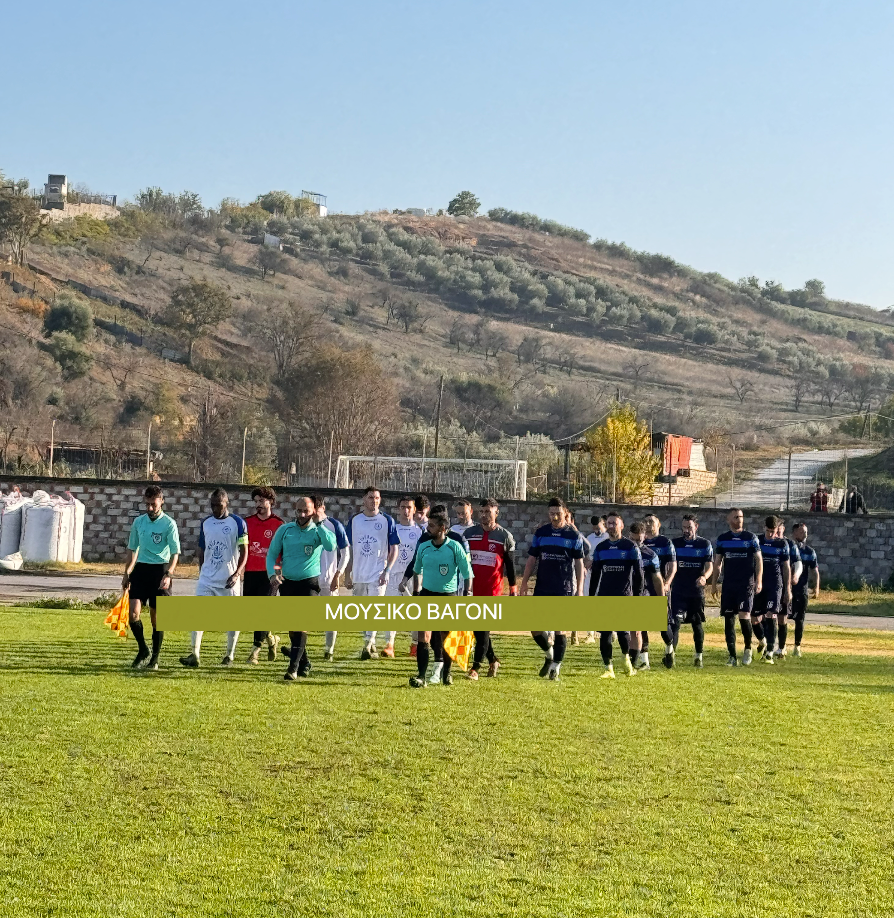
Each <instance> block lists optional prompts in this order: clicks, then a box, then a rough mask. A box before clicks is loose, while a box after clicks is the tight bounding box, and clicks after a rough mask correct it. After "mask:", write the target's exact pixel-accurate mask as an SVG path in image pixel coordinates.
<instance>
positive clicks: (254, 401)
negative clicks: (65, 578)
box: [0, 205, 894, 475]
mask: <svg viewBox="0 0 894 918" xmlns="http://www.w3.org/2000/svg"><path fill="white" fill-rule="evenodd" d="M506 213H507V212H500V214H498V216H502V215H504V214H506ZM77 222H78V225H77V226H73V225H72V226H68V227H67V228H65V227H63V228H62V229H57V230H54V231H53V232H52V233H48V234H44V236H43V238H42V239H39V240H38V242H37V244H35V245H33V246H32V247H31V249H30V250H29V255H28V263H29V264H30V266H31V267H32V268H33V269H35V270H36V271H39V272H43V273H35V272H34V271H28V270H25V269H16V272H15V275H16V280H17V281H18V282H19V283H22V284H24V285H26V286H27V287H30V288H34V289H35V290H36V291H37V296H38V297H39V298H40V299H42V300H43V301H45V302H51V301H52V299H53V297H54V296H58V295H59V293H60V292H61V291H62V290H63V289H65V288H64V285H63V284H62V283H60V282H59V281H68V280H70V281H75V282H77V283H80V284H84V285H87V286H88V287H91V288H96V289H98V290H101V291H104V292H105V293H106V294H112V295H114V296H116V297H120V298H121V299H123V300H125V301H127V302H126V304H125V305H113V304H110V303H108V302H103V301H102V300H99V299H92V300H90V306H91V308H92V310H93V314H94V317H95V321H96V326H97V327H96V334H95V336H94V338H93V340H92V341H91V342H90V344H89V348H90V351H91V353H92V355H93V358H94V362H93V365H92V367H91V369H90V371H89V374H88V375H87V376H86V377H84V378H82V379H72V380H68V381H66V380H65V379H63V378H62V376H61V374H60V372H59V368H58V367H57V366H56V365H55V364H54V362H53V361H52V360H51V359H50V358H49V356H48V355H47V354H46V353H44V351H43V350H41V348H45V345H44V344H42V335H41V332H42V328H41V315H40V313H41V306H40V303H39V300H38V301H36V302H37V305H36V306H35V300H34V299H33V298H32V297H31V296H29V295H26V297H25V298H24V299H23V298H22V297H20V296H18V295H17V294H16V293H15V292H14V291H13V290H12V289H11V288H10V287H8V286H7V285H0V318H2V321H3V326H4V328H6V329H7V330H9V331H10V332H12V333H14V336H15V337H16V340H17V341H18V342H19V345H18V346H17V347H16V348H15V349H14V352H15V354H14V357H11V356H9V354H7V357H6V368H7V369H6V375H7V376H9V374H10V372H12V373H13V375H15V366H16V365H17V364H16V361H19V362H20V363H22V362H23V361H24V363H25V364H27V365H28V367H29V373H30V374H31V375H32V376H35V377H37V376H39V377H40V379H39V380H37V379H36V378H35V382H34V385H33V387H32V388H33V389H34V391H33V392H32V393H31V396H29V397H32V402H33V403H32V404H30V405H29V406H26V405H25V402H22V400H16V399H12V401H11V402H10V404H16V405H17V407H19V408H23V409H26V410H27V412H28V417H27V419H26V418H24V417H17V418H16V419H15V420H13V419H12V418H11V417H8V418H7V419H6V422H5V425H6V426H5V428H4V430H3V431H0V434H3V435H4V436H5V437H6V438H7V440H8V441H9V449H8V450H6V451H4V458H5V457H6V453H7V452H9V453H10V455H12V454H13V453H15V452H16V447H15V446H14V445H13V444H14V443H15V442H17V443H19V449H18V455H20V456H25V458H27V456H26V455H25V454H26V453H27V450H24V451H23V450H22V449H21V444H22V443H24V442H25V441H27V440H32V441H34V442H35V443H39V442H41V441H43V442H47V441H48V438H49V427H50V423H51V418H53V417H55V418H56V419H57V434H56V436H57V438H58V437H59V436H60V435H61V436H62V437H63V438H64V439H66V440H70V441H74V440H77V441H78V442H81V443H88V444H97V443H99V442H100V441H101V440H102V442H104V443H105V444H107V445H108V443H110V442H113V443H115V444H116V445H118V446H120V445H122V444H123V445H126V446H128V447H132V448H133V449H135V450H139V449H145V436H146V428H147V425H148V421H149V420H150V419H151V418H156V419H157V422H156V437H157V438H158V439H157V440H153V442H154V443H157V444H163V446H164V451H165V458H164V460H163V461H160V462H159V468H160V470H162V471H164V472H165V473H168V472H173V471H174V470H175V469H183V470H184V472H185V471H188V470H189V469H190V468H191V469H192V470H193V471H194V472H195V473H196V474H199V475H202V474H203V470H204V471H205V472H207V473H208V474H211V471H210V469H211V466H214V465H216V466H217V467H218V469H219V470H221V473H223V472H222V470H223V468H224V467H226V468H228V469H229V470H230V471H229V474H232V470H233V469H234V468H235V467H238V463H239V461H240V460H241V435H242V431H243V430H244V429H245V428H246V427H247V428H250V429H251V430H252V432H253V433H252V436H251V437H250V438H249V443H248V462H249V465H254V466H258V467H268V468H269V467H273V466H277V465H278V466H279V467H286V463H289V462H296V460H297V465H298V466H299V467H298V468H297V471H298V473H299V475H300V473H301V467H300V466H301V462H307V463H311V462H314V463H316V465H317V466H319V465H320V463H321V462H322V461H323V459H322V457H323V454H325V453H328V445H329V444H328V439H329V437H328V436H327V432H328V431H330V430H333V431H335V430H336V429H337V430H338V441H339V442H338V443H336V444H335V447H334V448H335V451H336V452H338V451H355V450H356V451H364V450H368V451H370V452H372V451H376V452H380V453H386V452H391V451H394V452H397V453H398V454H399V453H400V452H401V451H404V450H407V451H410V452H412V453H413V454H418V452H419V451H420V450H421V448H422V441H423V439H425V437H424V436H423V433H424V429H425V428H426V426H427V425H428V424H430V422H431V420H432V416H433V410H434V406H435V403H436V400H437V391H438V383H439V380H440V377H441V376H442V375H444V376H445V378H446V382H445V397H444V404H443V408H442V431H443V434H442V442H441V455H450V454H454V455H460V456H462V455H469V456H474V455H476V454H478V455H483V454H484V453H485V452H487V453H493V454H496V455H500V454H501V453H500V450H503V452H504V453H505V454H506V455H507V456H511V455H513V453H512V452H511V451H510V450H511V448H512V444H514V439H513V438H514V437H516V436H522V437H523V436H524V435H525V434H528V433H531V434H544V435H546V436H548V437H550V438H561V437H567V436H569V435H572V434H574V433H576V432H577V431H579V430H581V429H582V428H584V427H586V426H587V425H589V424H591V423H592V422H593V421H595V420H597V419H598V418H599V417H600V416H601V415H602V414H603V413H604V412H605V410H606V409H607V407H608V405H609V404H610V402H611V400H612V399H613V398H614V397H615V396H616V394H617V392H618V391H620V394H621V397H622V398H624V399H629V400H631V401H632V402H633V403H634V404H636V405H637V407H638V408H639V411H640V413H641V415H642V416H644V417H647V418H648V419H649V420H650V421H651V422H652V424H653V425H654V428H655V429H656V430H659V429H664V430H674V431H682V432H686V433H689V434H692V435H696V436H699V435H703V436H706V437H708V438H709V439H710V438H712V437H713V438H714V439H715V440H718V441H722V440H724V439H732V440H733V442H735V443H736V444H737V446H738V447H739V448H748V447H749V446H756V445H758V444H759V443H761V444H763V445H766V444H767V443H773V444H780V443H782V442H808V443H812V442H814V441H821V442H824V443H826V442H830V441H834V440H836V439H837V438H839V437H840V436H841V435H840V434H839V433H838V431H837V421H835V420H832V421H829V420H824V418H827V417H828V416H830V415H840V414H845V413H847V412H856V411H860V410H863V409H865V407H866V405H867V404H868V403H869V402H870V400H872V399H875V400H876V404H878V398H880V397H882V396H883V395H885V394H886V393H888V392H890V391H891V390H892V389H894V380H892V371H894V359H892V358H894V319H892V317H891V316H890V315H889V314H888V313H874V312H873V311H872V310H868V309H866V308H865V307H859V306H854V305H853V304H841V303H835V302H832V301H828V300H826V299H825V298H823V297H822V295H821V294H815V293H812V294H810V295H808V294H807V293H806V292H802V291H797V292H795V291H792V292H790V294H791V297H790V299H791V301H793V302H798V303H800V304H801V305H792V302H788V303H783V302H780V301H779V297H780V294H779V291H776V290H773V289H764V290H762V289H761V288H759V287H757V286H756V282H754V279H750V280H751V283H747V282H743V283H740V284H733V283H731V282H729V281H727V280H725V279H723V278H721V277H719V275H705V274H701V273H699V272H696V271H693V270H692V269H689V268H686V267H685V266H681V265H678V264H676V263H675V262H673V261H672V260H671V259H668V258H665V257H664V256H651V255H646V254H645V253H638V252H634V251H632V250H630V249H628V248H627V247H626V246H621V245H613V244H609V243H605V242H601V241H597V242H596V243H589V242H586V241H583V240H582V239H575V238H570V237H568V236H563V235H557V234H556V233H545V232H541V231H538V230H537V229H529V228H524V227H520V226H516V225H512V224H511V223H507V222H502V220H498V219H488V218H483V217H482V218H475V219H470V218H459V219H454V218H452V217H447V216H439V217H425V218H422V217H412V216H408V215H404V214H386V213H376V214H366V215H362V216H354V217H349V216H333V217H329V218H325V219H320V218H311V217H307V216H304V217H295V218H292V219H285V218H282V217H276V216H273V215H271V214H269V213H266V212H264V211H262V210H261V208H260V207H259V206H257V205H250V206H249V207H238V206H231V207H230V208H229V209H224V210H223V211H221V212H207V213H204V214H202V215H193V216H191V217H187V216H184V215H178V214H176V213H174V214H167V215H160V214H159V213H157V212H152V211H151V209H150V210H149V212H146V211H145V210H141V209H140V208H135V207H134V208H129V209H127V210H125V211H124V212H123V215H122V217H121V218H119V219H118V220H116V221H114V222H113V223H111V224H109V225H108V226H106V225H102V226H98V225H97V224H98V221H92V220H85V219H82V218H81V219H79V220H78V221H77ZM265 231H266V232H270V233H275V234H276V235H277V236H279V237H281V239H282V242H283V247H284V252H283V253H279V252H274V250H271V249H266V250H265V249H264V248H263V247H262V246H260V245H258V242H260V240H261V235H262V234H263V232H265ZM259 257H265V258H266V259H267V262H268V264H267V266H266V269H265V268H264V267H263V266H262V265H261V264H260V263H259ZM48 275H49V277H48ZM50 277H51V278H56V279H57V280H55V281H54V280H51V279H50ZM191 278H193V279H198V280H206V281H209V282H211V283H213V284H216V285H220V287H222V288H223V289H224V290H226V291H227V293H228V294H229V296H230V297H231V298H232V301H233V305H234V307H235V308H234V312H233V315H232V316H231V318H230V319H229V320H228V321H226V322H223V323H221V324H220V325H219V326H218V327H216V328H214V329H212V330H211V332H210V333H209V334H208V335H206V336H205V337H203V338H202V339H201V340H199V342H198V343H197V345H196V353H195V359H194V362H193V366H192V367H188V366H186V365H185V360H186V350H187V348H186V345H185V342H184V341H183V340H182V338H181V337H178V335H177V333H176V332H175V331H174V330H173V329H172V328H170V327H169V326H166V325H165V324H164V322H163V314H164V310H165V308H166V306H167V304H168V302H169V301H170V298H171V294H172V292H173V291H174V290H175V288H177V286H178V285H180V284H182V283H183V282H184V281H185V280H188V279H191ZM765 286H766V285H765ZM783 293H785V292H783ZM802 293H803V295H800V294H802ZM796 294H798V295H796ZM774 296H775V297H777V299H773V297H774ZM785 297H789V294H785ZM274 320H275V321H274ZM271 322H273V323H274V324H275V322H279V323H280V325H283V323H285V326H290V325H297V327H298V332H297V344H298V346H299V355H298V357H297V361H296V367H293V368H292V369H291V370H290V374H286V375H283V373H281V372H278V371H277V367H276V366H275V365H274V361H273V360H272V359H271V355H270V354H271V348H273V347H274V346H275V343H271V339H270V338H269V336H266V340H265V336H264V335H261V334H258V330H259V327H261V326H267V325H269V324H271ZM302 329H303V330H304V331H305V332H306V340H305V341H302V340H301V331H302ZM9 337H10V336H8V337H7V343H6V348H7V352H8V351H9ZM305 346H306V347H307V349H308V350H307V351H306V352H305V351H304V347H305ZM326 346H335V347H336V348H338V349H341V351H342V352H344V353H348V352H352V351H353V350H354V349H355V348H369V349H370V350H371V353H372V357H371V358H367V359H372V360H373V361H374V364H371V363H369V362H367V363H365V364H364V363H363V361H362V360H361V362H360V363H358V364H356V366H357V373H358V374H359V375H360V376H362V375H364V374H365V373H366V372H367V370H368V371H369V372H370V373H372V376H371V377H370V380H372V382H371V384H370V389H369V390H367V395H366V397H367V398H369V397H370V396H369V393H370V392H374V393H376V394H379V393H381V394H382V397H383V399H386V401H387V398H390V397H391V396H390V395H389V394H388V393H389V392H390V391H391V390H392V389H393V398H394V400H395V404H394V407H395V411H394V413H393V414H392V413H390V403H388V404H386V401H383V402H382V406H381V414H382V417H383V421H382V423H381V424H379V426H378V427H377V429H376V430H375V431H374V432H367V434H364V436H365V437H366V440H364V438H363V437H362V436H359V435H358V436H357V437H354V439H353V440H352V437H351V434H350V433H349V432H348V433H345V432H344V431H345V430H347V428H346V427H344V425H343V426H342V427H338V426H337V424H336V421H334V420H332V419H331V418H330V419H329V421H328V423H329V426H328V427H327V426H326V423H327V420H326V418H323V417H319V418H318V419H316V420H313V422H311V421H309V420H308V415H309V414H311V413H312V412H311V411H310V409H309V407H308V403H309V402H311V401H312V402H313V403H314V411H315V412H316V414H319V413H320V404H319V403H320V401H321V400H322V402H324V403H325V402H326V401H327V400H328V399H327V398H326V397H322V396H321V393H325V392H327V391H328V392H333V393H334V392H337V393H338V395H339V397H342V396H344V395H346V391H347V390H350V391H353V392H354V394H355V395H356V397H357V399H358V405H360V403H362V401H363V398H364V381H363V379H360V378H347V379H339V378H337V377H336V378H329V379H327V380H325V381H322V382H320V379H321V378H318V377H319V373H318V374H317V377H315V379H317V383H315V384H314V385H317V388H315V389H312V390H307V392H306V393H305V392H303V391H302V389H303V386H304V385H305V383H304V382H303V381H302V378H301V374H300V372H299V371H298V369H297V367H300V366H301V364H302V361H303V360H304V357H302V356H301V355H302V354H304V353H310V354H315V353H316V352H317V351H318V350H319V349H320V348H321V347H323V349H324V350H325V347H326ZM23 354H25V355H27V356H25V357H23V356H22V355H23ZM162 355H164V357H163V356H162ZM164 358H167V359H164ZM314 359H317V358H314ZM317 363H319V360H317ZM314 366H315V367H316V366H317V364H314ZM373 366H374V367H375V371H374V372H373ZM10 367H12V368H13V369H12V370H10V369H9V368H10ZM280 369H281V368H280ZM376 374H380V375H376ZM286 376H288V379H286ZM320 386H322V388H319V387H320ZM327 387H328V389H327ZM386 390H388V391H387V392H386ZM309 393H311V394H312V395H313V398H310V397H308V398H307V399H304V398H303V397H304V396H305V395H308V394H309ZM331 397H332V398H333V400H335V399H334V395H333V396H331ZM47 399H48V400H49V403H50V404H49V405H47V404H46V402H47ZM25 401H27V399H26V400H25ZM19 402H21V404H19ZM398 403H399V404H398ZM324 407H325V406H324ZM352 410H355V411H356V410H358V406H355V407H354V408H353V409H352ZM377 413H379V412H378V411H377ZM386 416H387V419H386ZM791 421H795V422H797V423H794V424H787V426H784V427H780V426H778V425H779V424H783V423H787V422H791ZM314 425H316V426H314ZM11 426H15V427H16V428H17V429H16V430H15V431H14V432H12V433H10V427H11ZM768 427H772V428H773V429H772V430H770V431H767V432H766V433H763V432H762V428H768ZM237 433H238V435H237ZM215 435H216V436H217V438H219V439H221V440H226V441H228V442H229V446H228V447H221V448H220V455H215V456H213V457H212V456H209V455H207V454H204V455H200V454H202V453H203V451H205V453H207V451H208V449H209V447H208V442H209V440H212V439H214V438H215ZM234 437H235V439H236V440H238V444H233V443H232V440H233V439H234ZM321 439H325V440H326V441H327V442H326V443H325V444H322V443H320V442H317V441H319V440H321ZM334 439H335V434H334V433H333V440H334ZM510 439H511V443H510ZM361 441H362V442H361ZM484 441H491V443H493V441H497V445H496V446H493V445H490V446H487V447H485V446H484V445H483V444H484ZM535 445H536V444H535V443H534V441H526V445H525V449H531V448H533V447H534V446H535ZM0 447H2V443H0ZM429 448H430V446H429ZM537 448H538V449H539V447H537ZM494 450H496V452H494ZM311 453H313V454H315V457H316V458H315V459H313V460H311V459H309V458H307V457H308V456H309V455H310V454H311ZM522 458H524V455H522Z"/></svg>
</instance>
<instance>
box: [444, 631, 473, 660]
mask: <svg viewBox="0 0 894 918" xmlns="http://www.w3.org/2000/svg"><path fill="white" fill-rule="evenodd" d="M474 643H475V632H474V631H448V632H447V637H445V638H444V651H445V652H446V653H448V654H450V658H451V659H452V660H453V662H454V663H456V665H457V666H461V667H462V668H463V669H468V668H469V656H470V655H471V653H472V644H474Z"/></svg>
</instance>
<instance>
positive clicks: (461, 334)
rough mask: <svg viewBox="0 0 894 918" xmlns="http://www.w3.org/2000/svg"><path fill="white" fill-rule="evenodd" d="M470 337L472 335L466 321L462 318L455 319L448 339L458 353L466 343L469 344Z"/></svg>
mask: <svg viewBox="0 0 894 918" xmlns="http://www.w3.org/2000/svg"><path fill="white" fill-rule="evenodd" d="M470 339H471V335H470V332H469V329H468V327H467V326H466V323H465V322H463V320H462V319H459V318H456V319H454V320H453V324H452V325H451V326H450V331H449V333H448V335H447V340H448V341H449V342H450V343H451V344H452V345H453V346H454V347H455V348H456V352H457V354H458V353H459V352H460V349H461V348H462V346H463V345H464V344H465V345H468V344H469V341H470Z"/></svg>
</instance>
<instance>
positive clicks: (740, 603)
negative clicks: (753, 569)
mask: <svg viewBox="0 0 894 918" xmlns="http://www.w3.org/2000/svg"><path fill="white" fill-rule="evenodd" d="M753 607H754V587H753V586H747V587H728V586H727V585H726V584H725V583H724V584H723V586H722V588H721V590H720V614H721V615H740V614H747V615H751V610H752V608H753Z"/></svg>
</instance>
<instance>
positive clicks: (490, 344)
mask: <svg viewBox="0 0 894 918" xmlns="http://www.w3.org/2000/svg"><path fill="white" fill-rule="evenodd" d="M482 344H483V347H484V359H485V360H487V359H488V358H489V357H496V356H497V355H498V354H499V353H500V351H503V350H505V349H506V346H507V345H508V344H509V339H508V338H507V337H506V335H504V334H503V332H501V331H499V330H497V329H495V328H491V329H489V330H488V334H487V336H486V337H485V339H484V341H483V342H482Z"/></svg>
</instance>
